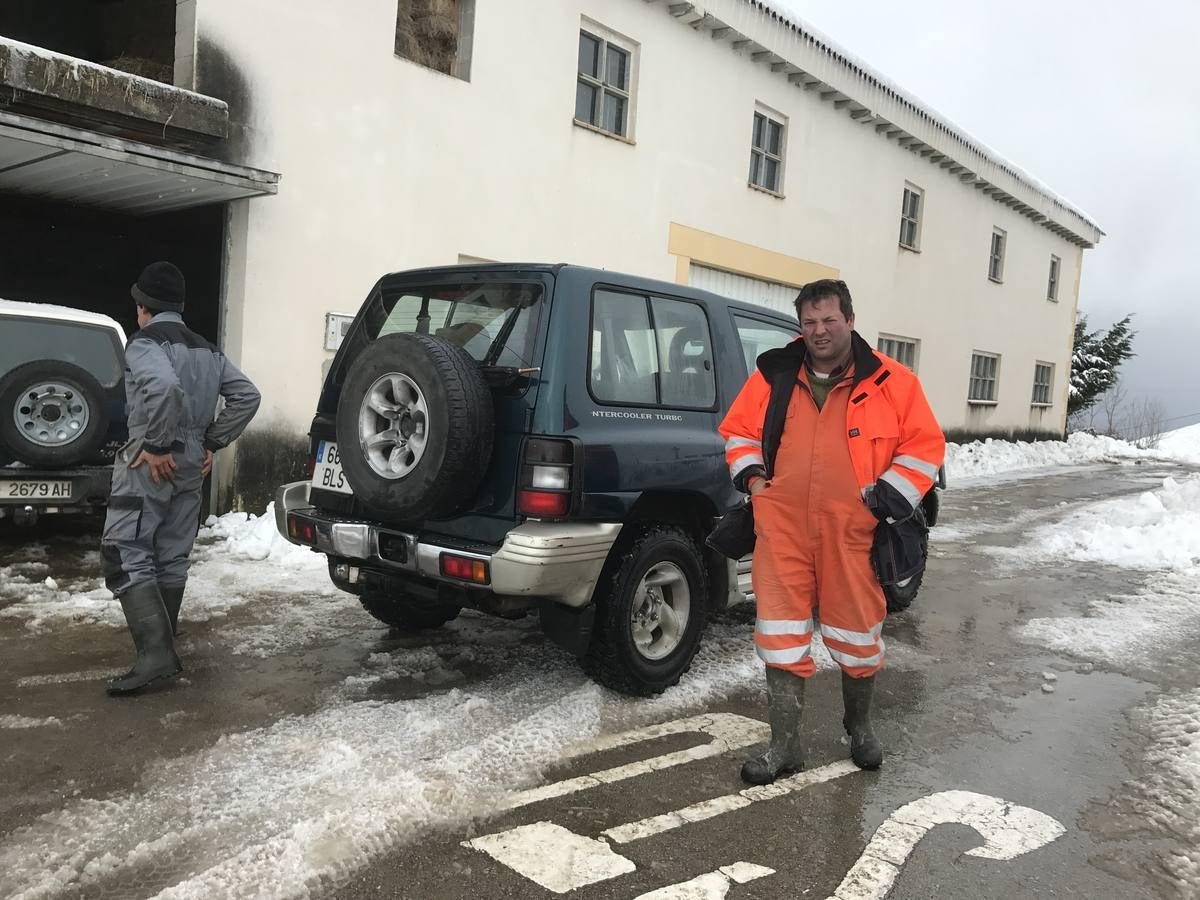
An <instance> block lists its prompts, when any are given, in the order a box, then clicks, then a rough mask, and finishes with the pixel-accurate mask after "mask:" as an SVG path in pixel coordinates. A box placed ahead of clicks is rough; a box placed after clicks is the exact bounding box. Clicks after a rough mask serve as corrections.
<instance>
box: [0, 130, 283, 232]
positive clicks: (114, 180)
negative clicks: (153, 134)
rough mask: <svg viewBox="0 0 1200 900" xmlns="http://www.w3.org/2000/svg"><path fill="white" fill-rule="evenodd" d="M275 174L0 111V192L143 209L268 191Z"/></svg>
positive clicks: (123, 209) (159, 210)
mask: <svg viewBox="0 0 1200 900" xmlns="http://www.w3.org/2000/svg"><path fill="white" fill-rule="evenodd" d="M278 182H279V175H277V174H275V173H273V172H264V171H262V170H259V169H250V168H246V167H243V166H234V165H230V164H228V163H223V162H220V161H218V160H215V159H209V158H207V157H202V156H195V155H192V154H188V153H180V152H178V151H174V150H168V149H165V148H162V147H152V146H150V145H148V144H142V143H139V142H137V141H129V140H123V139H121V138H114V137H110V136H108V135H103V134H99V133H97V132H91V131H84V130H83V129H79V128H72V127H69V126H66V125H58V124H56V123H52V122H46V121H43V120H40V119H34V118H31V117H28V116H20V115H14V114H12V113H6V112H0V193H13V194H20V195H22V196H25V197H37V198H42V199H46V200H55V201H58V202H60V203H76V204H80V205H83V206H94V207H100V208H103V209H110V210H114V211H116V212H123V213H131V214H134V215H151V214H156V213H163V212H173V211H175V210H181V209H189V208H191V207H194V206H203V205H206V204H209V203H222V202H224V201H227V200H237V199H241V198H244V197H255V196H259V195H262V194H274V193H275V192H276V190H277V185H278Z"/></svg>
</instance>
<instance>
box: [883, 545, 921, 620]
mask: <svg viewBox="0 0 1200 900" xmlns="http://www.w3.org/2000/svg"><path fill="white" fill-rule="evenodd" d="M928 559H929V529H928V528H926V529H925V530H924V531H922V532H921V560H922V562H923V563H924V562H925V561H926V560H928ZM924 577H925V566H924V565H922V566H921V571H919V572H918V573H917V574H916V575H914V576H913V577H912V578H910V579H908V581H906V582H905V583H904V584H902V585H901V584H889V585H885V586H884V588H883V596H884V597H885V598H887V611H888V613H898V612H903V611H904V610H906V609H908V608H909V607H910V606H912V602H913V601H914V600H916V599H917V592H918V591H919V590H921V581H922V580H923V579H924Z"/></svg>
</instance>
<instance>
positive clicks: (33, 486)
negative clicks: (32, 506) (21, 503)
mask: <svg viewBox="0 0 1200 900" xmlns="http://www.w3.org/2000/svg"><path fill="white" fill-rule="evenodd" d="M70 499H71V482H69V481H40V480H39V481H34V480H32V479H28V480H26V479H22V480H20V481H11V480H8V479H5V480H4V481H0V500H70Z"/></svg>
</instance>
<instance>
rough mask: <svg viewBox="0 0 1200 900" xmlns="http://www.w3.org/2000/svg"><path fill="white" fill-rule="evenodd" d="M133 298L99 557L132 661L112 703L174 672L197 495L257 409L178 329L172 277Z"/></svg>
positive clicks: (113, 689)
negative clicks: (124, 430)
mask: <svg viewBox="0 0 1200 900" xmlns="http://www.w3.org/2000/svg"><path fill="white" fill-rule="evenodd" d="M130 292H131V293H132V294H133V298H134V300H135V301H136V302H137V319H138V326H139V327H140V328H141V331H138V332H137V333H135V334H134V335H133V337H131V338H130V339H129V343H128V344H127V345H126V347H125V394H126V398H127V403H128V418H129V442H128V443H127V444H125V446H124V447H122V448H121V450H120V451H119V452H118V453H117V458H116V460H115V462H114V465H113V478H112V494H111V495H110V497H109V501H108V516H107V517H106V519H105V520H104V534H103V536H102V537H101V538H100V555H101V559H102V561H103V565H104V577H105V581H106V583H107V584H108V588H109V590H111V591H112V592H113V594H115V595H116V597H117V599H118V600H120V601H121V609H122V610H123V611H124V613H125V621H126V622H128V623H129V631H130V633H131V634H132V635H133V643H134V646H135V647H136V648H137V660H136V661H135V662H134V664H133V668H132V669H130V670H129V671H128V672H126V673H125V674H124V675H122V676H121V677H120V678H114V679H113V680H112V681H110V682H109V683H108V692H109V693H110V694H129V693H133V692H134V691H137V690H139V689H140V688H143V687H145V686H146V685H147V684H149V683H150V682H152V681H154V680H155V679H158V678H167V677H170V676H172V675H176V674H178V673H179V672H180V671H182V666H180V664H179V657H178V656H177V655H176V653H175V639H174V635H175V631H176V627H177V624H178V619H179V607H180V605H181V604H182V602H183V590H184V585H185V584H186V583H187V573H188V556H189V555H190V554H191V552H192V543H193V541H194V540H195V539H196V530H197V527H198V525H199V518H200V489H201V486H202V485H203V483H204V476H206V475H207V474H208V473H209V470H210V469H211V468H212V458H213V453H214V451H217V450H220V449H221V448H223V447H225V446H227V445H228V444H229V443H230V442H231V441H233V440H234V439H236V438H237V437H238V435H240V434H241V433H242V432H243V431H244V430H245V428H246V426H247V425H248V424H249V422H250V420H251V419H252V418H253V417H254V413H255V412H256V411H257V410H258V402H259V393H258V389H257V388H255V386H254V385H253V384H252V383H251V382H250V379H248V378H247V377H246V376H245V375H243V374H242V373H241V372H239V371H238V369H237V367H236V366H234V365H233V364H232V363H231V362H229V360H227V359H226V358H225V356H224V354H222V353H221V351H220V350H218V349H217V348H216V347H214V346H213V345H212V344H210V343H209V342H208V341H206V340H205V339H204V338H202V337H200V336H199V335H198V334H196V333H194V332H193V331H191V330H189V329H188V327H187V326H186V325H184V324H183V316H182V315H181V313H182V312H183V301H184V281H183V273H182V272H180V271H179V269H177V268H175V266H173V265H171V264H170V263H168V262H156V263H151V264H150V265H149V266H147V267H146V268H145V269H144V270H143V271H142V274H141V275H140V276H139V277H138V280H137V284H135V285H134V286H133V287H132V288H131V291H130ZM221 397H224V398H225V406H224V408H223V409H222V410H221V413H220V415H217V401H218V399H219V398H221Z"/></svg>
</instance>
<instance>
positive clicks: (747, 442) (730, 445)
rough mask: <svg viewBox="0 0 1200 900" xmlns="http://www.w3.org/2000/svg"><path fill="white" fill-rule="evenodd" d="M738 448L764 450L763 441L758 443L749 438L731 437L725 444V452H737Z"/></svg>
mask: <svg viewBox="0 0 1200 900" xmlns="http://www.w3.org/2000/svg"><path fill="white" fill-rule="evenodd" d="M738 447H757V448H758V449H759V450H761V449H762V441H756V440H754V439H753V438H747V437H731V438H730V439H729V440H727V441H726V442H725V452H726V453H728V452H729V451H730V450H736V449H737V448H738Z"/></svg>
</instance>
